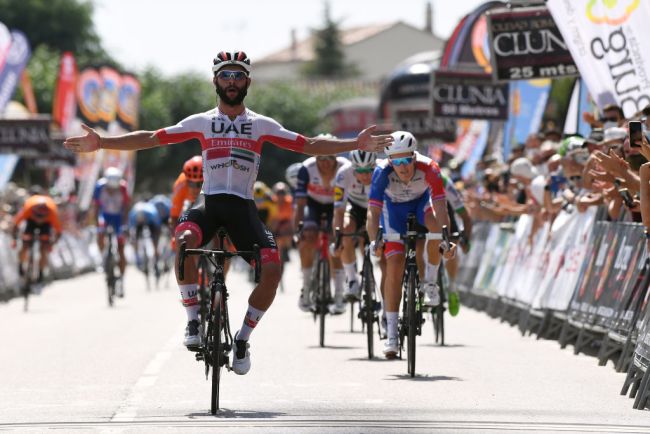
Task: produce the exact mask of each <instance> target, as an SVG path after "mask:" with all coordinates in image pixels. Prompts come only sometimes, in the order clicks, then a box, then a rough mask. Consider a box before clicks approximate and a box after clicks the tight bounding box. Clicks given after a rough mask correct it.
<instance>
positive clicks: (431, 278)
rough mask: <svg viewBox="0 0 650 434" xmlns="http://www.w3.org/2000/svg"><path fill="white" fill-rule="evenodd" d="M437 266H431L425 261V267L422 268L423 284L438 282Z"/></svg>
mask: <svg viewBox="0 0 650 434" xmlns="http://www.w3.org/2000/svg"><path fill="white" fill-rule="evenodd" d="M438 265H439V264H436V265H433V264H431V263H430V262H428V261H427V265H426V267H424V281H425V282H435V281H436V280H438Z"/></svg>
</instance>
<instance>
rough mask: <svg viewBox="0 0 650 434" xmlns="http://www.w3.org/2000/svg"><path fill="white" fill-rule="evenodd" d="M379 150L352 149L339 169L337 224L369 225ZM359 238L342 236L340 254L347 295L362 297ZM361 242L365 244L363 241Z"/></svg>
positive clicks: (346, 227)
mask: <svg viewBox="0 0 650 434" xmlns="http://www.w3.org/2000/svg"><path fill="white" fill-rule="evenodd" d="M376 159H377V154H375V153H374V152H365V151H359V150H356V151H352V152H350V163H351V164H347V165H345V166H343V167H341V168H340V169H339V171H338V172H337V174H336V185H335V187H334V198H335V202H334V227H335V228H336V227H340V228H341V232H342V233H344V234H350V233H354V232H357V231H359V230H362V229H365V228H366V216H367V214H368V194H369V193H370V184H371V183H372V172H373V171H374V170H375V160H376ZM354 245H355V240H354V239H353V238H352V237H342V238H341V250H340V253H339V252H337V253H339V254H340V257H341V262H342V263H343V269H344V271H345V293H344V297H345V298H346V299H350V300H358V299H359V292H360V291H359V290H360V286H359V280H358V279H357V277H358V274H357V256H356V250H355V247H354ZM359 246H360V247H361V248H363V243H362V242H361V241H360V242H359Z"/></svg>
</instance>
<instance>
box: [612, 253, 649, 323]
mask: <svg viewBox="0 0 650 434" xmlns="http://www.w3.org/2000/svg"><path fill="white" fill-rule="evenodd" d="M636 268H637V272H636V273H635V274H636V278H635V279H634V281H633V282H630V285H628V288H630V290H629V291H627V294H624V295H623V302H622V303H621V306H620V308H619V309H618V311H617V312H616V318H615V320H614V321H613V322H612V323H611V324H610V326H609V328H610V329H612V330H616V331H623V332H625V331H629V330H631V329H632V327H633V325H634V324H633V322H634V321H635V317H637V320H638V314H639V313H640V312H638V311H639V310H640V309H641V307H642V306H641V303H642V300H643V299H645V297H646V294H647V291H648V285H650V263H649V261H648V252H647V250H646V249H645V247H644V248H643V249H642V253H641V255H640V258H639V261H638V263H637V267H636Z"/></svg>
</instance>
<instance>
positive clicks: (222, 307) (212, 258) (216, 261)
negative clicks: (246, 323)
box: [178, 228, 262, 414]
mask: <svg viewBox="0 0 650 434" xmlns="http://www.w3.org/2000/svg"><path fill="white" fill-rule="evenodd" d="M217 237H218V238H219V247H222V246H224V242H225V238H226V231H225V230H224V229H223V228H222V229H219V231H218V233H217ZM187 256H199V262H200V261H201V259H204V260H205V264H209V265H210V267H209V268H208V267H205V268H204V270H205V271H204V273H205V274H204V276H206V277H207V276H209V281H208V283H207V290H206V294H205V295H206V297H201V300H202V303H205V305H206V311H205V312H204V313H203V314H202V318H201V321H202V325H203V327H200V328H199V333H202V334H203V335H202V338H203V339H202V342H203V345H202V346H200V347H193V348H190V349H191V350H192V351H195V352H196V360H197V361H202V362H203V363H204V364H205V378H206V380H208V379H210V369H212V378H211V380H212V381H211V385H212V393H211V398H210V412H211V413H212V414H216V413H217V410H219V383H220V381H221V370H222V368H223V367H225V368H226V369H227V370H228V371H230V370H232V368H231V367H230V362H229V354H230V352H231V351H232V349H233V338H232V332H231V329H230V318H229V315H228V296H229V294H228V289H227V287H226V282H225V274H224V267H225V265H226V260H228V259H230V258H233V257H235V256H240V257H242V258H243V259H247V260H248V261H249V262H250V263H251V264H252V265H253V268H254V270H255V282H256V283H258V282H259V278H260V275H261V271H262V268H261V267H262V264H261V260H260V249H259V246H258V245H257V244H255V245H254V246H253V250H252V251H241V250H240V251H228V250H223V249H221V248H219V249H188V248H187V246H186V244H185V243H181V246H180V249H179V253H178V271H179V272H178V275H179V278H180V280H184V279H185V268H184V267H185V260H186V258H187ZM208 270H209V273H211V274H209V273H208Z"/></svg>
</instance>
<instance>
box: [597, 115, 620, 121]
mask: <svg viewBox="0 0 650 434" xmlns="http://www.w3.org/2000/svg"><path fill="white" fill-rule="evenodd" d="M600 121H601V122H618V118H615V117H609V118H606V117H604V116H603V117H601V118H600Z"/></svg>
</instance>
